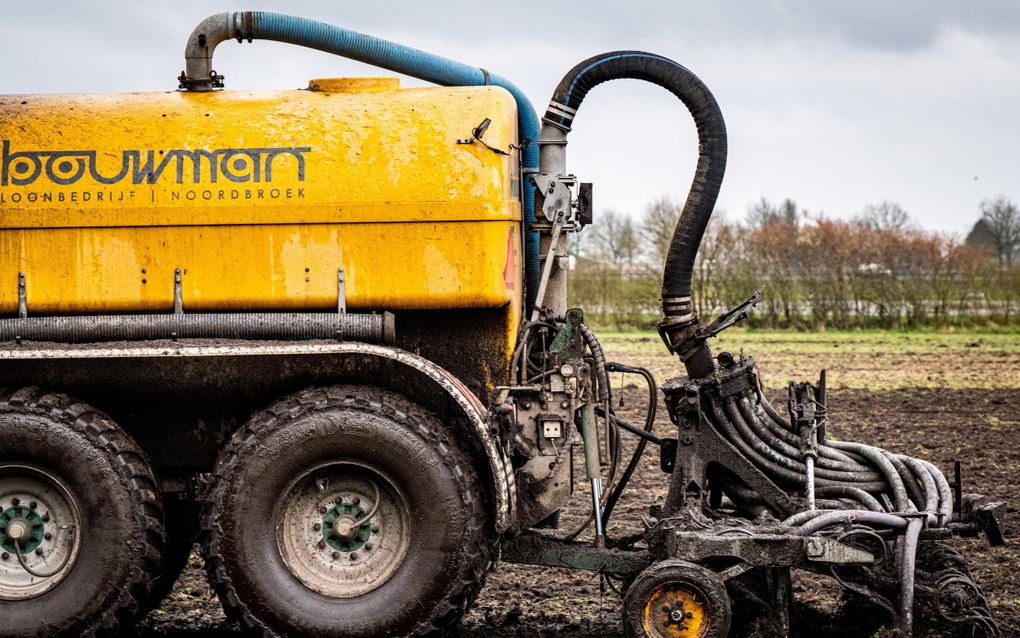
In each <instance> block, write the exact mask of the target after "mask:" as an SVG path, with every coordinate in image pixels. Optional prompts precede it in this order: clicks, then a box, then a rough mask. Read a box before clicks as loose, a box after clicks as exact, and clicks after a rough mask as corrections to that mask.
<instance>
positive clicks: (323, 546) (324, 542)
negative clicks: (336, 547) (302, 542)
mask: <svg viewBox="0 0 1020 638" xmlns="http://www.w3.org/2000/svg"><path fill="white" fill-rule="evenodd" d="M319 549H326V541H319Z"/></svg>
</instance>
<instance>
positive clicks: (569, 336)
mask: <svg viewBox="0 0 1020 638" xmlns="http://www.w3.org/2000/svg"><path fill="white" fill-rule="evenodd" d="M573 336H574V326H573V324H571V323H570V322H569V321H567V322H566V323H564V324H563V328H561V329H560V331H559V332H557V333H556V338H554V339H553V341H552V343H551V344H549V352H550V354H560V355H562V354H565V353H566V352H568V351H569V350H570V344H571V342H572V341H573Z"/></svg>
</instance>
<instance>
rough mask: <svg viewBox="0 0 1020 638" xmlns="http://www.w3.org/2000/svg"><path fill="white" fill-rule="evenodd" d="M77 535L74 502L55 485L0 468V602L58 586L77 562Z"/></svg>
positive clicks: (42, 476) (39, 475)
mask: <svg viewBox="0 0 1020 638" xmlns="http://www.w3.org/2000/svg"><path fill="white" fill-rule="evenodd" d="M81 529H82V525H81V518H80V515H79V508H78V502H77V500H76V499H75V498H74V496H73V495H72V494H71V492H70V490H68V489H67V487H66V486H65V485H64V484H63V483H62V482H61V481H60V480H59V479H57V478H56V477H55V476H53V475H52V474H50V473H49V472H46V471H44V470H42V469H40V468H37V467H33V466H29V465H13V464H7V465H0V600H24V599H26V598H34V597H36V596H41V595H42V594H45V593H46V592H48V591H50V590H51V589H53V588H54V587H56V586H57V585H59V584H60V583H61V581H63V580H64V578H66V577H67V575H68V574H70V573H71V570H72V569H73V568H74V564H75V562H76V561H77V558H78V553H79V550H80V549H81ZM18 550H20V553H21V560H19V558H18ZM22 563H24V565H22ZM33 572H34V574H33Z"/></svg>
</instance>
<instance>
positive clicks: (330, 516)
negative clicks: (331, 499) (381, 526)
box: [322, 503, 372, 552]
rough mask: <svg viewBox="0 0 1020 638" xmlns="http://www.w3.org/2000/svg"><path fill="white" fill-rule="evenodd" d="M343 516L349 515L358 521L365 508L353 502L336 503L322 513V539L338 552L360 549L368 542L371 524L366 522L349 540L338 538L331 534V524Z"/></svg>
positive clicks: (370, 535) (362, 516)
mask: <svg viewBox="0 0 1020 638" xmlns="http://www.w3.org/2000/svg"><path fill="white" fill-rule="evenodd" d="M343 516H349V517H351V518H353V519H354V520H356V521H360V520H361V519H362V518H364V517H365V510H363V509H361V508H360V507H358V506H357V505H354V504H353V503H337V504H336V506H334V507H333V509H331V510H329V511H328V512H326V513H325V514H323V515H322V538H323V540H325V541H326V544H328V545H329V546H330V547H332V548H333V549H335V550H337V551H339V552H353V551H355V550H358V549H361V548H362V547H363V546H364V545H365V543H367V542H368V539H369V538H371V537H372V526H371V525H370V524H369V523H367V522H366V523H365V524H364V525H362V526H361V528H360V529H359V530H358V535H357V536H356V537H355V538H353V539H351V540H347V539H344V538H338V537H336V536H334V535H333V524H334V523H335V522H336V520H337V519H338V518H341V517H343Z"/></svg>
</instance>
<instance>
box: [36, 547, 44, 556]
mask: <svg viewBox="0 0 1020 638" xmlns="http://www.w3.org/2000/svg"><path fill="white" fill-rule="evenodd" d="M35 555H36V556H42V555H43V551H42V547H40V548H39V549H37V550H35Z"/></svg>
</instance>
